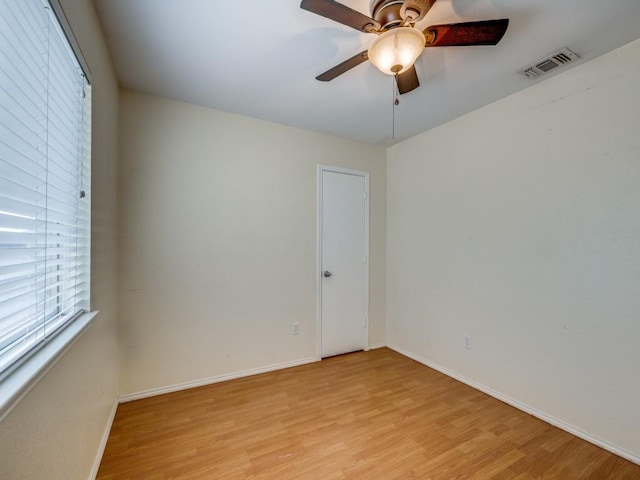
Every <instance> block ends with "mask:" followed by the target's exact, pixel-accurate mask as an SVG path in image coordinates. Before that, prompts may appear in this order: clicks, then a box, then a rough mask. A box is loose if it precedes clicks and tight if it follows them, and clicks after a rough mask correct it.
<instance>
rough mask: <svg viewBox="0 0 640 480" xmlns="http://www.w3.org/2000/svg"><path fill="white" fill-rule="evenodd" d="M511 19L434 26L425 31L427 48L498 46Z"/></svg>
mask: <svg viewBox="0 0 640 480" xmlns="http://www.w3.org/2000/svg"><path fill="white" fill-rule="evenodd" d="M508 26H509V19H508V18H503V19H500V20H482V21H480V22H466V23H449V24H445V25H432V26H430V27H427V28H425V29H424V31H423V33H424V37H425V39H426V46H427V47H458V46H467V45H496V44H497V43H498V42H499V41H500V40H501V39H502V37H503V36H504V34H505V32H506V31H507V27H508Z"/></svg>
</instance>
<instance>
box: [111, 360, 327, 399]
mask: <svg viewBox="0 0 640 480" xmlns="http://www.w3.org/2000/svg"><path fill="white" fill-rule="evenodd" d="M317 361H318V360H317V359H316V357H307V358H301V359H299V360H293V361H291V362H283V363H276V364H274V365H267V366H266V367H259V368H251V369H249V370H243V371H240V372H234V373H226V374H223V375H217V376H215V377H210V378H203V379H201V380H195V381H193V382H185V383H179V384H176V385H169V386H166V387H160V388H152V389H151V390H144V391H142V392H137V393H130V394H127V395H120V397H118V401H119V402H120V403H126V402H133V401H134V400H141V399H143V398H149V397H155V396H156V395H164V394H165V393H173V392H178V391H180V390H187V389H189V388H195V387H202V386H204V385H211V384H212V383H219V382H225V381H227V380H234V379H236V378H243V377H250V376H252V375H259V374H261V373H267V372H273V371H275V370H282V369H284V368H291V367H299V366H300V365H306V364H308V363H314V362H317Z"/></svg>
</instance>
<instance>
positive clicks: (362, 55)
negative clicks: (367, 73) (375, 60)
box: [316, 50, 369, 82]
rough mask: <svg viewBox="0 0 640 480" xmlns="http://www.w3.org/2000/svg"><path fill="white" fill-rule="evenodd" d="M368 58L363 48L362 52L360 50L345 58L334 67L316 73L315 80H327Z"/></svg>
mask: <svg viewBox="0 0 640 480" xmlns="http://www.w3.org/2000/svg"><path fill="white" fill-rule="evenodd" d="M368 59H369V54H368V53H367V50H365V51H364V52H360V53H358V54H357V55H354V56H353V57H351V58H350V59H348V60H345V61H344V62H342V63H340V64H338V65H336V66H335V67H333V68H331V69H329V70H327V71H326V72H324V73H323V74H321V75H318V76H317V77H316V80H320V81H321V82H329V81H331V80H333V79H334V78H336V77H339V76H340V75H342V74H343V73H345V72H347V71H349V70H351V69H352V68H353V67H357V66H358V65H360V64H361V63H363V62H366V61H367V60H368Z"/></svg>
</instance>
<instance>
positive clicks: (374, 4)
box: [369, 0, 404, 30]
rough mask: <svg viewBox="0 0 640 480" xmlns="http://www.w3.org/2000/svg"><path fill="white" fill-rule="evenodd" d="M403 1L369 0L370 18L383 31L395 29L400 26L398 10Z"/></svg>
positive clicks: (400, 19)
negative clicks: (380, 26)
mask: <svg viewBox="0 0 640 480" xmlns="http://www.w3.org/2000/svg"><path fill="white" fill-rule="evenodd" d="M403 4H404V1H403V0H371V4H370V7H369V8H370V9H371V18H373V19H374V20H376V21H377V22H378V23H379V24H380V25H382V29H383V30H389V29H390V28H394V27H397V26H398V25H401V24H402V16H401V15H400V9H401V8H402V5H403Z"/></svg>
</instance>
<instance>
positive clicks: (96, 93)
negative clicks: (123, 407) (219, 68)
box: [0, 0, 119, 480]
mask: <svg viewBox="0 0 640 480" xmlns="http://www.w3.org/2000/svg"><path fill="white" fill-rule="evenodd" d="M62 5H63V7H64V9H65V12H66V14H67V17H68V19H69V22H70V24H71V26H72V28H73V31H74V33H75V35H76V37H77V38H78V41H79V43H80V46H81V48H82V50H83V52H84V54H85V57H86V58H87V60H88V62H89V64H90V68H91V70H92V72H93V152H92V162H93V169H92V175H93V182H92V194H93V196H92V271H91V276H92V278H91V300H92V308H93V309H95V310H100V314H99V315H98V316H97V317H96V319H95V321H94V323H93V325H92V326H91V327H90V328H89V330H88V331H87V332H86V333H85V334H84V335H83V336H82V337H81V338H80V339H79V340H78V342H77V343H76V344H75V345H74V346H73V347H72V348H71V350H69V351H68V352H67V354H66V355H65V356H64V357H63V358H62V359H61V360H60V361H59V362H58V363H57V364H56V365H55V367H54V368H53V369H52V370H51V371H49V373H48V374H47V375H46V376H45V377H44V378H43V379H42V380H41V381H40V382H39V383H38V384H37V385H36V386H35V387H34V389H33V390H31V392H30V393H29V394H28V395H27V397H25V398H24V399H23V400H22V401H21V402H20V403H19V404H18V405H17V406H16V408H15V409H14V410H13V411H12V412H11V413H10V414H9V416H8V417H7V418H5V420H3V421H2V423H0V478H2V479H3V480H42V479H47V480H57V479H59V480H76V479H86V478H88V477H89V474H90V471H91V469H92V464H93V462H94V459H95V457H96V452H97V451H98V448H99V445H100V442H101V439H102V435H103V432H104V430H105V426H106V425H107V422H108V420H109V416H110V413H111V411H112V408H113V405H114V400H115V398H116V395H117V393H118V383H119V379H118V358H117V355H118V349H117V343H116V342H117V334H116V304H117V291H116V258H117V249H116V248H117V241H116V240H117V239H116V221H117V208H116V181H117V162H116V160H117V159H116V153H117V126H116V122H117V110H118V89H117V83H116V79H115V76H114V73H113V70H112V67H111V61H110V58H109V55H108V53H107V51H106V48H105V45H104V42H103V39H102V35H101V33H100V27H99V24H98V22H97V18H96V16H95V14H94V10H93V4H92V3H91V2H90V1H87V0H63V1H62Z"/></svg>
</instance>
